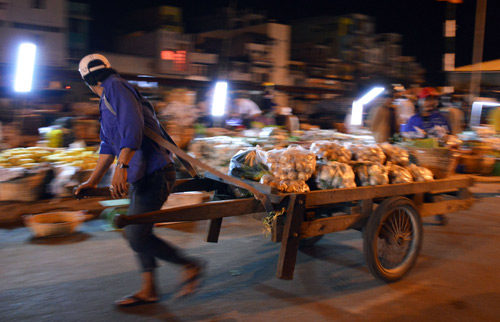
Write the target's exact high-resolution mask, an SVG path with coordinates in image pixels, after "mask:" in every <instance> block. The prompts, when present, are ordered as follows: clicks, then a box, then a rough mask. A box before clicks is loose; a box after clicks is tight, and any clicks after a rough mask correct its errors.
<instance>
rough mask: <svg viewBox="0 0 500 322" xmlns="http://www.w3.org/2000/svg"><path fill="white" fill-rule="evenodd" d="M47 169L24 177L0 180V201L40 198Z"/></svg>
mask: <svg viewBox="0 0 500 322" xmlns="http://www.w3.org/2000/svg"><path fill="white" fill-rule="evenodd" d="M46 176H47V170H42V171H40V172H38V173H35V174H30V175H27V176H26V177H23V178H19V179H14V180H9V181H4V182H0V201H35V200H38V199H40V197H41V196H42V194H43V192H44V190H45V187H44V182H45V178H46Z"/></svg>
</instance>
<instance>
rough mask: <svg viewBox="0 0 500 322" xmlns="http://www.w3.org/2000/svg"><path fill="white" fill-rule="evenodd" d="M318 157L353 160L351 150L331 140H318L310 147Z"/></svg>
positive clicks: (333, 159) (342, 160)
mask: <svg viewBox="0 0 500 322" xmlns="http://www.w3.org/2000/svg"><path fill="white" fill-rule="evenodd" d="M309 149H310V150H311V151H312V152H313V153H314V154H316V156H317V157H318V159H324V160H328V161H338V162H344V163H347V162H349V160H351V156H352V154H351V151H349V150H348V149H347V148H345V147H344V146H342V145H340V144H337V143H335V142H331V141H324V140H322V141H316V142H313V144H311V147H310V148H309Z"/></svg>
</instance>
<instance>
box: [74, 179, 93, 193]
mask: <svg viewBox="0 0 500 322" xmlns="http://www.w3.org/2000/svg"><path fill="white" fill-rule="evenodd" d="M95 188H97V184H95V183H93V182H91V181H89V180H87V181H85V182H83V183H81V184H80V185H78V187H76V190H75V196H78V195H79V194H80V191H82V190H85V189H95Z"/></svg>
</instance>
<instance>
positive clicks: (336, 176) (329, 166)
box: [315, 161, 356, 189]
mask: <svg viewBox="0 0 500 322" xmlns="http://www.w3.org/2000/svg"><path fill="white" fill-rule="evenodd" d="M315 182H316V184H317V186H318V188H319V189H339V188H355V187H356V183H355V176H354V171H353V170H352V168H351V166H350V165H348V164H346V163H341V162H335V161H333V162H332V161H326V162H318V165H317V167H316V174H315Z"/></svg>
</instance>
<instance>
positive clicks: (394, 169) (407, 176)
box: [387, 162, 413, 183]
mask: <svg viewBox="0 0 500 322" xmlns="http://www.w3.org/2000/svg"><path fill="white" fill-rule="evenodd" d="M387 169H388V170H389V182H390V183H409V182H413V176H412V174H411V172H410V170H408V169H406V168H404V167H402V166H399V165H397V164H393V163H390V162H389V163H388V164H387Z"/></svg>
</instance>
